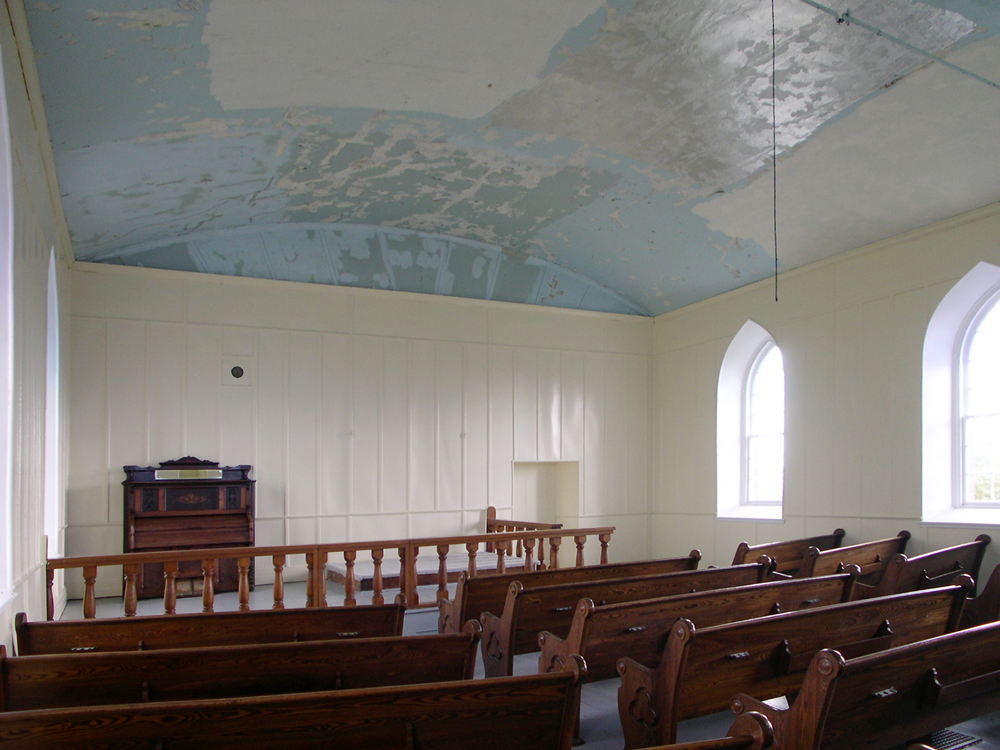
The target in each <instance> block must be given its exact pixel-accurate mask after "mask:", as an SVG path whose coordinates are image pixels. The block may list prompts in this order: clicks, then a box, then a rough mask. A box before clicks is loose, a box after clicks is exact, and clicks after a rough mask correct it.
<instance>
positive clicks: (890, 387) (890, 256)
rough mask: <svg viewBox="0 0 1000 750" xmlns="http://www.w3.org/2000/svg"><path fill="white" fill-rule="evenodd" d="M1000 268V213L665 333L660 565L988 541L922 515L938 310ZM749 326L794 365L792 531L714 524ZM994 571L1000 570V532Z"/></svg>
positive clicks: (676, 320) (747, 297) (979, 214)
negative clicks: (673, 559) (722, 442)
mask: <svg viewBox="0 0 1000 750" xmlns="http://www.w3.org/2000/svg"><path fill="white" fill-rule="evenodd" d="M983 260H985V261H988V262H991V263H995V264H1000V204H997V205H994V206H991V207H987V208H985V209H981V210H979V211H976V212H973V213H970V214H967V215H964V216H961V217H956V218H955V219H951V220H949V221H946V222H942V223H940V224H936V225H934V226H932V227H928V228H925V229H923V230H920V231H917V232H913V233H910V234H908V235H904V236H901V237H897V238H894V239H892V240H888V241H885V242H882V243H878V244H876V245H873V246H871V247H868V248H864V249H862V250H858V251H854V252H850V253H846V254H844V255H841V256H838V257H836V258H834V259H832V260H829V261H824V262H821V263H816V264H813V265H811V266H807V267H804V268H802V269H799V270H797V271H794V272H791V273H787V274H783V275H782V276H781V277H780V279H779V301H778V302H777V303H775V301H774V286H773V282H771V281H768V282H762V283H759V284H754V285H751V286H748V287H745V288H743V289H740V290H737V291H734V292H731V293H729V294H725V295H722V296H720V297H716V298H714V299H711V300H708V301H706V302H703V303H700V304H697V305H692V306H690V307H688V308H685V309H683V310H679V311H677V312H674V313H670V314H667V315H663V316H661V317H659V318H657V319H656V322H655V332H654V364H653V369H654V375H653V393H654V395H653V397H652V398H653V403H654V404H655V417H654V420H653V421H654V438H653V447H652V450H653V455H656V456H659V459H660V460H659V461H658V462H657V472H656V476H655V479H654V482H653V486H654V490H653V500H652V502H651V508H652V514H651V519H650V520H651V524H650V525H651V527H652V539H653V542H652V545H651V550H650V551H651V554H653V555H661V554H666V553H668V552H671V553H672V552H673V551H674V550H676V549H678V548H679V547H683V546H685V544H688V545H690V544H691V541H690V540H697V546H699V547H701V549H702V551H703V553H704V554H705V564H717V565H722V564H728V563H730V562H731V561H732V554H733V551H734V550H735V548H736V545H737V544H738V543H739V542H740V541H743V540H746V541H749V542H751V543H754V542H763V541H770V540H773V539H779V538H794V537H800V536H804V535H812V534H819V533H824V532H825V533H829V532H830V531H832V530H833V529H834V528H835V527H837V526H841V527H843V528H844V529H846V530H847V539H846V541H845V543H855V542H859V541H864V540H868V539H876V538H880V537H885V536H892V535H894V534H896V533H897V532H898V531H899V530H900V529H904V528H905V529H908V530H909V531H910V532H912V533H913V539H912V540H911V542H910V546H909V548H908V551H912V552H914V553H919V552H924V551H928V550H929V549H932V548H935V547H941V546H946V545H949V544H957V543H959V542H963V541H971V540H972V539H973V538H974V537H975V536H976V535H977V534H979V533H983V532H986V533H990V532H991V529H989V528H985V527H971V526H968V527H963V526H958V525H951V526H943V527H942V526H928V525H924V524H922V523H921V522H920V516H921V481H920V478H921V358H922V350H923V340H924V333H925V331H926V328H927V323H928V321H929V320H930V316H931V314H932V313H933V312H934V309H935V307H936V306H937V305H938V303H939V302H940V301H941V298H942V297H943V296H944V295H945V293H946V292H947V291H948V290H949V289H950V288H951V286H952V285H953V284H954V283H955V282H956V281H957V280H958V279H960V278H961V277H962V276H963V275H964V274H965V273H967V272H968V271H969V270H970V269H971V268H972V267H973V266H974V265H975V264H976V263H977V262H979V261H983ZM747 319H752V320H754V321H755V322H757V323H759V324H760V325H762V326H763V327H764V328H766V329H767V330H768V331H769V332H770V333H771V335H773V336H774V338H775V340H776V342H777V344H778V346H780V347H781V351H782V354H783V356H784V362H785V384H786V396H785V398H786V405H785V430H786V432H785V435H786V438H785V446H786V448H785V454H786V455H785V508H784V510H785V512H784V521H782V522H757V523H754V522H751V521H738V520H721V519H716V518H715V507H716V496H715V488H716V466H715V425H716V388H717V384H718V377H719V367H720V365H721V363H722V359H723V357H724V356H725V353H726V348H727V347H728V346H729V343H730V341H731V340H732V338H733V336H734V335H735V334H736V333H737V331H739V329H740V327H741V326H742V325H743V324H744V323H745V322H746V321H747ZM992 532H993V533H992V534H991V535H992V536H993V538H994V543H993V545H991V547H992V548H991V549H990V550H989V552H988V553H987V558H986V560H985V561H984V569H986V570H992V568H993V567H994V566H995V565H997V564H998V563H1000V553H998V551H997V547H998V546H1000V532H997V530H996V528H993V529H992Z"/></svg>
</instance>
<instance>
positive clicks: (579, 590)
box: [480, 563, 771, 677]
mask: <svg viewBox="0 0 1000 750" xmlns="http://www.w3.org/2000/svg"><path fill="white" fill-rule="evenodd" d="M770 570H771V568H770V565H769V564H764V563H753V564H751V565H737V566H734V567H731V568H706V569H705V570H692V571H688V572H681V573H664V574H663V575H658V576H640V577H638V578H621V579H617V580H606V581H580V582H577V583H566V584H562V585H558V586H538V587H533V588H529V589H526V588H524V586H523V585H522V584H521V583H520V582H518V581H515V582H514V583H512V584H511V585H510V587H509V589H508V591H507V598H506V601H505V602H504V605H503V612H502V614H501V615H499V616H498V615H495V614H493V613H492V612H483V614H482V616H481V618H480V619H481V621H482V623H483V641H482V651H483V666H484V668H485V671H486V676H487V677H499V676H501V675H509V674H511V673H512V669H513V658H514V655H515V654H523V653H528V652H531V651H538V649H539V646H538V634H539V633H540V632H542V631H543V630H547V631H550V632H552V633H554V634H555V635H557V636H559V637H560V638H565V637H566V636H567V635H568V633H569V628H570V624H571V623H572V622H573V612H574V610H575V609H576V605H577V603H578V602H579V601H580V600H581V599H585V598H589V599H593V600H594V601H595V602H600V603H602V604H615V603H618V602H630V601H638V600H640V599H656V598H661V597H665V596H676V595H677V594H687V593H691V592H693V591H709V590H715V589H721V588H731V587H733V586H745V585H748V584H751V583H759V582H761V581H763V580H764V579H766V577H767V575H768V574H769V573H770Z"/></svg>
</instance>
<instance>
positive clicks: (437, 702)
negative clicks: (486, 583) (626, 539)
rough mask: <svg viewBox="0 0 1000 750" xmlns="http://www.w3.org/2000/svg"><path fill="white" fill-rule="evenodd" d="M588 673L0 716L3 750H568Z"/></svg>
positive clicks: (570, 669)
mask: <svg viewBox="0 0 1000 750" xmlns="http://www.w3.org/2000/svg"><path fill="white" fill-rule="evenodd" d="M585 672H586V666H585V665H584V664H583V660H582V659H575V660H573V662H572V663H571V664H568V665H567V669H566V670H565V671H564V672H561V673H558V674H544V675H539V674H535V675H525V676H521V677H508V678H501V679H497V680H467V681H466V680H463V681H459V682H437V683H425V684H421V685H402V686H395V687H382V688H367V689H362V690H338V691H330V692H318V693H293V694H289V695H265V696H253V697H245V698H219V699H209V700H198V701H164V702H161V703H131V704H117V705H112V706H96V707H95V706H86V707H76V708H64V709H46V710H39V711H12V712H8V713H0V745H2V746H3V747H4V750H40V749H41V748H45V749H46V750H64V749H68V748H73V749H74V750H76V749H78V748H81V747H129V748H150V750H152V749H153V748H159V747H164V748H168V749H169V750H181V749H183V750H195V749H196V748H205V749H206V750H208V749H209V748H211V750H246V748H248V747H252V748H255V750H260V749H263V750H320V749H322V750H387V749H393V748H399V749H400V750H402V748H413V749H414V750H418V749H419V748H426V749H428V750H429V749H430V748H433V749H434V750H469V748H477V749H482V750H494V749H495V750H501V749H502V750H507V748H518V750H570V748H571V747H572V743H573V733H574V728H575V725H576V721H577V718H578V715H579V698H580V685H581V681H582V679H583V677H584V675H585Z"/></svg>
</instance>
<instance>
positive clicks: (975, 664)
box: [733, 623, 1000, 750]
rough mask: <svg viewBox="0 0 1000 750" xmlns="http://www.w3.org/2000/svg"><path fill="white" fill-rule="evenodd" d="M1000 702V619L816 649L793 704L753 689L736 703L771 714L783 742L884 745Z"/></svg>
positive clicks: (788, 745)
mask: <svg viewBox="0 0 1000 750" xmlns="http://www.w3.org/2000/svg"><path fill="white" fill-rule="evenodd" d="M998 705H1000V623H991V624H988V625H982V626H979V627H976V628H971V629H968V630H961V631H958V632H956V633H951V634H948V635H943V636H939V637H936V638H932V639H928V640H923V641H920V642H917V643H913V644H910V645H905V646H901V647H898V648H892V649H889V650H886V651H881V652H879V653H876V654H871V655H867V656H861V657H857V658H854V659H845V658H844V656H843V654H841V653H839V652H837V651H835V650H824V651H821V652H819V653H818V654H816V656H815V657H814V658H813V660H812V663H811V664H810V666H809V670H808V672H807V674H806V675H805V678H804V679H803V681H802V689H801V691H800V692H799V695H798V697H797V698H796V700H795V702H794V703H793V704H792V706H791V707H790V708H788V709H785V710H781V709H775V708H773V707H770V706H767V705H765V704H760V703H759V702H758V701H757V700H755V699H754V698H750V697H748V696H746V695H740V696H737V697H736V698H735V699H734V700H733V710H734V711H736V712H737V714H739V715H742V714H744V713H746V712H748V711H750V710H752V711H754V712H759V713H761V714H763V715H764V716H765V717H766V718H767V719H768V720H769V722H770V724H771V725H772V729H773V736H774V747H775V748H776V750H882V749H883V748H886V747H892V746H893V745H896V744H903V743H907V742H911V741H913V740H917V739H919V738H921V737H923V736H925V735H929V734H931V733H932V732H935V731H938V730H940V729H944V728H946V727H949V726H951V725H953V724H956V723H958V722H961V721H966V720H968V719H972V718H975V717H977V716H982V715H984V714H987V713H991V712H993V711H995V710H996V708H997V706H998Z"/></svg>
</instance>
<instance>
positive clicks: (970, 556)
mask: <svg viewBox="0 0 1000 750" xmlns="http://www.w3.org/2000/svg"><path fill="white" fill-rule="evenodd" d="M989 543H990V537H989V536H988V535H986V534H980V535H979V536H977V537H976V540H975V541H973V542H968V543H966V544H958V545H955V546H954V547H946V548H945V549H939V550H935V551H933V552H927V553H925V554H923V555H916V556H914V557H907V556H906V555H903V554H899V555H893V556H892V557H891V558H890V559H889V562H888V563H887V564H886V567H885V572H884V573H883V574H882V578H881V579H880V580H879V582H878V584H876V585H870V584H862V583H859V584H858V585H857V586H856V587H855V589H854V596H855V598H857V599H867V598H868V597H872V596H888V595H890V594H901V593H903V592H904V591H920V590H921V589H931V588H937V587H939V586H947V585H948V584H950V583H952V582H953V581H954V580H955V579H956V578H958V577H959V576H960V575H969V576H972V580H973V581H978V580H979V567H980V565H982V562H983V555H985V554H986V545H988V544H989ZM972 593H973V594H975V591H973V592H972Z"/></svg>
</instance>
